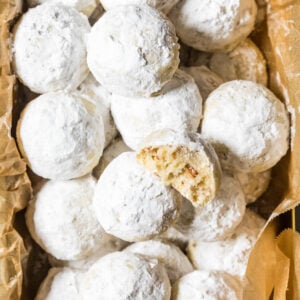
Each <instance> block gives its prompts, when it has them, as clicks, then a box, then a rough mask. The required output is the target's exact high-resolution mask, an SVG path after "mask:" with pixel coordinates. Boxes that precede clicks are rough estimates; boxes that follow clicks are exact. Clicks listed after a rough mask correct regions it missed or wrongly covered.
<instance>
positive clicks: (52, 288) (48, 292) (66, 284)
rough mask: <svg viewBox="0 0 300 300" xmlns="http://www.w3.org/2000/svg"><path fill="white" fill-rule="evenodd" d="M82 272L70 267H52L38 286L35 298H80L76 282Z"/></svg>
mask: <svg viewBox="0 0 300 300" xmlns="http://www.w3.org/2000/svg"><path fill="white" fill-rule="evenodd" d="M81 276H82V274H81V273H80V272H78V271H75V270H72V269H70V268H52V269H50V270H49V272H48V275H47V277H46V278H45V279H44V281H43V282H42V284H41V285H40V287H39V290H38V293H37V295H36V297H35V298H34V299H35V300H57V299H72V300H81V299H82V298H81V295H80V293H79V290H78V287H79V284H78V282H79V281H80V280H81Z"/></svg>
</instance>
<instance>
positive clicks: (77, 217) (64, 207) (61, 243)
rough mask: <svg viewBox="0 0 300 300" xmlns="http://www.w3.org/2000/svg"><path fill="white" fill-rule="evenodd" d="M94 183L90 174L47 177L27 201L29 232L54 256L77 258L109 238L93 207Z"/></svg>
mask: <svg viewBox="0 0 300 300" xmlns="http://www.w3.org/2000/svg"><path fill="white" fill-rule="evenodd" d="M95 187H96V181H95V179H94V178H92V177H91V176H87V177H83V178H80V179H74V180H68V181H48V182H47V183H45V184H44V185H43V186H42V188H41V189H40V190H39V191H38V192H37V194H36V196H35V199H34V200H32V201H31V202H30V203H29V206H28V208H27V211H26V224H27V227H28V229H29V232H30V234H31V235H32V237H33V238H34V240H35V241H36V242H37V243H38V244H39V245H40V246H41V247H42V248H43V249H44V250H45V251H46V252H48V253H50V254H51V255H53V256H54V257H55V258H57V259H62V260H80V259H83V258H86V257H88V256H89V255H93V254H94V253H96V252H97V250H98V249H101V248H102V247H103V246H104V245H105V244H106V243H107V242H108V241H109V240H110V238H111V237H110V236H109V235H108V234H107V233H106V232H105V231H104V230H103V228H102V227H101V225H100V224H99V222H98V221H97V218H96V216H95V213H94V211H93V207H92V197H93V193H94V190H95Z"/></svg>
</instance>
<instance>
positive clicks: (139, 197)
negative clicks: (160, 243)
mask: <svg viewBox="0 0 300 300" xmlns="http://www.w3.org/2000/svg"><path fill="white" fill-rule="evenodd" d="M180 206H181V197H180V195H179V194H178V193H177V192H176V191H174V190H172V189H171V188H169V187H165V186H164V185H163V183H161V182H160V180H159V179H158V178H156V177H155V176H153V175H151V174H150V173H148V172H147V171H146V170H144V169H143V168H142V166H140V165H139V164H138V163H137V162H136V159H135V153H134V152H125V153H122V154H121V155H119V156H118V157H117V158H116V159H114V160H113V161H112V162H111V163H110V164H109V165H108V166H107V167H106V169H105V170H104V172H103V173H102V175H101V176H100V179H99V181H98V184H97V189H96V191H95V195H94V208H95V212H96V215H97V217H98V220H99V222H100V223H101V225H102V226H103V228H104V229H105V231H106V232H108V233H110V234H112V235H114V236H116V237H119V238H121V239H123V240H125V241H129V242H133V241H142V240H146V239H151V238H152V237H154V236H156V235H158V234H160V233H162V232H164V231H165V230H167V229H168V228H169V227H170V226H171V225H172V224H173V223H174V221H175V220H176V218H177V216H178V213H179V210H180Z"/></svg>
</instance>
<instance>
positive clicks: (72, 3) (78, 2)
mask: <svg viewBox="0 0 300 300" xmlns="http://www.w3.org/2000/svg"><path fill="white" fill-rule="evenodd" d="M26 2H27V4H28V6H29V7H34V6H37V5H39V4H43V3H49V4H50V3H51V4H53V5H64V6H69V7H73V8H75V9H76V10H78V11H79V12H81V13H83V14H85V15H86V16H87V17H89V16H90V15H91V14H92V13H93V11H94V10H95V9H96V7H97V1H96V0H27V1H26Z"/></svg>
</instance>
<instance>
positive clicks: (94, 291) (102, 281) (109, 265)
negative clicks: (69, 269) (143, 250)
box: [80, 252, 171, 300]
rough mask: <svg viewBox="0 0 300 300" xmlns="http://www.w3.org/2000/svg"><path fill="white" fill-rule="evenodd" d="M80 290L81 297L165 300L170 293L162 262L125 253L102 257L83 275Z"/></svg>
mask: <svg viewBox="0 0 300 300" xmlns="http://www.w3.org/2000/svg"><path fill="white" fill-rule="evenodd" d="M80 290H81V295H82V299H83V300H91V299H118V300H128V299H143V300H153V299H155V300H169V299H170V296H171V295H170V294H171V286H170V282H169V279H168V275H167V272H166V270H165V268H164V267H163V265H161V264H160V263H158V261H157V260H154V259H147V258H145V257H143V256H140V255H136V254H133V253H129V252H115V253H111V254H108V255H106V256H104V257H102V258H101V259H100V260H99V261H98V262H96V263H95V264H94V265H93V266H92V267H91V268H90V270H89V271H88V272H87V273H86V274H85V276H84V277H83V280H82V282H81V287H80Z"/></svg>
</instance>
